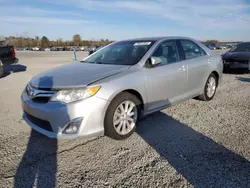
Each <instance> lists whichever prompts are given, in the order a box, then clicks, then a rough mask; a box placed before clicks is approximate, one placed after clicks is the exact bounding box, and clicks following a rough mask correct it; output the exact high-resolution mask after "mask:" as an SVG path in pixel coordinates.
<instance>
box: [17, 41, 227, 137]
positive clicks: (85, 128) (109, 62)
mask: <svg viewBox="0 0 250 188" xmlns="http://www.w3.org/2000/svg"><path fill="white" fill-rule="evenodd" d="M222 70H223V63H222V61H221V56H220V55H218V54H216V53H214V52H212V51H211V50H210V49H208V48H207V47H206V46H204V45H203V44H202V43H200V42H199V41H197V40H195V39H192V38H187V37H158V38H140V39H131V40H123V41H118V42H114V43H112V44H109V45H107V46H105V47H103V48H102V49H100V50H98V51H96V52H94V53H93V54H91V55H90V56H88V57H86V58H85V59H83V60H81V61H78V62H76V63H72V64H67V65H64V66H61V67H57V68H54V69H51V70H48V71H46V72H42V73H40V74H38V75H36V76H34V77H33V78H32V79H31V80H30V81H29V82H28V83H27V86H26V87H25V89H24V91H23V93H22V96H21V101H22V108H23V111H24V113H23V119H24V120H25V121H26V122H27V123H28V124H29V125H30V126H31V127H32V128H33V129H35V130H37V131H38V132H40V133H42V134H45V135H47V136H48V137H51V138H69V139H70V138H77V137H85V138H87V137H96V136H101V135H107V136H109V137H111V138H113V139H118V140H121V139H126V138H128V137H129V136H130V135H131V134H133V132H134V131H135V128H136V125H137V122H138V120H139V119H140V118H141V117H143V116H146V115H148V114H151V113H153V112H156V111H160V110H162V109H165V108H167V107H170V106H172V105H175V104H178V103H181V102H183V101H185V100H188V99H192V98H199V99H202V100H204V101H209V100H211V99H213V97H214V95H215V93H216V89H217V87H218V85H219V83H220V82H221V79H222ZM152 126H154V125H152Z"/></svg>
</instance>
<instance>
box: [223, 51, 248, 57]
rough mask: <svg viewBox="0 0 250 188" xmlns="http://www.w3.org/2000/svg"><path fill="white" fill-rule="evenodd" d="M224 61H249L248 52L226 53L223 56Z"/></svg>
mask: <svg viewBox="0 0 250 188" xmlns="http://www.w3.org/2000/svg"><path fill="white" fill-rule="evenodd" d="M223 58H224V59H235V58H240V59H250V52H226V53H224V54H223Z"/></svg>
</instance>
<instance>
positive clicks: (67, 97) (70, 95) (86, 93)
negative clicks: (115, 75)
mask: <svg viewBox="0 0 250 188" xmlns="http://www.w3.org/2000/svg"><path fill="white" fill-rule="evenodd" d="M100 88H101V86H95V87H89V88H85V89H74V90H61V91H58V92H57V93H56V94H55V95H54V96H53V97H52V98H51V99H50V101H60V102H64V103H70V102H74V101H78V100H82V99H86V98H88V97H91V96H93V95H95V94H96V93H97V92H98V91H99V89H100Z"/></svg>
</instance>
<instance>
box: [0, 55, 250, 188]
mask: <svg viewBox="0 0 250 188" xmlns="http://www.w3.org/2000/svg"><path fill="white" fill-rule="evenodd" d="M84 55H86V53H84V52H78V57H83V56H84ZM17 56H18V57H19V59H20V62H19V64H18V65H14V66H12V67H6V68H5V70H6V71H12V72H15V73H11V74H9V75H6V76H5V77H3V78H1V79H0V88H1V89H0V96H1V97H0V106H1V109H0V119H1V121H0V151H1V152H0V159H1V163H0V187H13V186H14V187H27V188H28V187H32V186H33V185H35V186H37V187H43V188H45V187H249V185H250V162H249V159H250V138H249V134H250V74H249V73H244V74H243V73H242V72H234V73H231V74H224V79H223V83H222V84H221V86H220V87H219V88H218V91H217V94H216V96H215V98H214V100H212V101H210V102H202V101H197V100H189V101H186V102H184V103H182V104H179V105H176V106H174V107H171V108H168V109H166V110H163V111H161V112H158V113H155V114H153V115H150V116H148V117H147V118H145V119H144V120H142V121H140V122H139V125H138V128H137V131H136V133H135V134H133V135H132V136H131V137H130V138H129V139H127V140H125V141H115V140H112V139H110V138H107V137H100V138H97V139H95V140H91V141H86V140H83V139H78V140H59V141H57V140H55V139H49V138H47V137H45V136H43V135H41V134H39V133H36V132H34V131H32V130H31V129H30V127H29V126H28V125H27V124H26V123H25V122H24V121H23V120H22V119H21V116H22V111H21V107H20V94H21V92H22V90H23V88H24V87H25V84H26V83H27V82H28V80H30V79H31V78H32V77H33V76H34V75H35V74H37V73H39V72H41V71H44V70H46V69H49V68H52V67H57V66H60V65H62V64H65V63H70V62H72V58H73V53H72V52H18V53H17ZM25 69H26V71H25Z"/></svg>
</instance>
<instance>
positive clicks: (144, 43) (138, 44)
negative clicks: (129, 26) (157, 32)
mask: <svg viewBox="0 0 250 188" xmlns="http://www.w3.org/2000/svg"><path fill="white" fill-rule="evenodd" d="M150 44H151V42H136V43H135V44H134V46H141V45H142V46H144V45H150Z"/></svg>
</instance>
